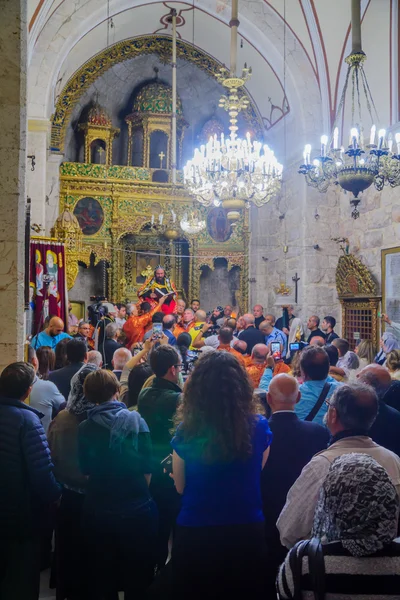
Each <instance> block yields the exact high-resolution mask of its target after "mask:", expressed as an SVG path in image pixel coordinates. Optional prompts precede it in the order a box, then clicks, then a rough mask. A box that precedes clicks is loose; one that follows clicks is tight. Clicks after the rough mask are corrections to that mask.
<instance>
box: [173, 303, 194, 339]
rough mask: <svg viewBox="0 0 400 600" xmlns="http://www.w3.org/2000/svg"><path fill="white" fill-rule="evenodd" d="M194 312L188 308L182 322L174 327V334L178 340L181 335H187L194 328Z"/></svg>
mask: <svg viewBox="0 0 400 600" xmlns="http://www.w3.org/2000/svg"><path fill="white" fill-rule="evenodd" d="M194 321H195V319H194V312H193V310H192V309H191V308H186V309H185V311H184V313H183V316H182V320H181V321H180V323H177V324H176V325H175V327H174V331H173V334H174V336H175V337H176V338H177V339H178V336H179V335H180V334H181V333H187V332H188V331H189V330H190V329H192V327H194Z"/></svg>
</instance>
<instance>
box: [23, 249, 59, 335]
mask: <svg viewBox="0 0 400 600" xmlns="http://www.w3.org/2000/svg"><path fill="white" fill-rule="evenodd" d="M29 265H30V279H29V308H30V312H31V317H32V333H33V334H35V333H37V332H38V331H40V329H41V328H42V326H43V322H44V320H45V319H46V317H48V316H49V315H51V316H56V317H60V318H61V319H63V321H64V323H65V322H66V315H67V297H66V290H67V287H66V281H65V274H66V269H65V252H64V244H61V243H58V242H52V241H39V240H33V241H31V242H30V261H29Z"/></svg>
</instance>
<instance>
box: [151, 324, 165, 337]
mask: <svg viewBox="0 0 400 600" xmlns="http://www.w3.org/2000/svg"><path fill="white" fill-rule="evenodd" d="M162 330H163V326H162V323H153V337H154V338H161V337H162Z"/></svg>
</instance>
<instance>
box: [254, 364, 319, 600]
mask: <svg viewBox="0 0 400 600" xmlns="http://www.w3.org/2000/svg"><path fill="white" fill-rule="evenodd" d="M299 400H300V391H299V384H298V383H297V380H296V379H294V377H292V376H291V375H287V374H281V375H276V376H275V377H274V378H273V379H272V381H271V383H270V385H269V390H268V394H267V402H268V404H269V406H270V408H271V412H272V415H271V417H270V419H269V424H270V427H271V431H273V434H274V439H273V443H272V444H271V453H270V456H269V458H268V461H267V464H266V466H265V468H264V470H263V472H262V474H261V492H262V498H263V507H264V516H265V532H266V539H267V544H268V548H269V551H270V561H267V563H266V564H270V568H271V572H270V580H271V584H272V582H273V581H274V580H275V577H276V571H277V569H278V567H279V564H280V563H281V562H282V560H284V557H285V551H284V550H283V548H282V546H281V544H280V540H279V532H278V530H277V528H276V521H277V519H278V517H279V514H280V512H281V510H282V508H283V507H284V505H285V501H286V495H287V493H288V491H289V489H290V488H291V487H292V485H293V484H294V482H295V481H296V479H297V478H298V476H299V475H300V473H301V471H302V469H303V467H304V466H305V465H306V464H307V463H308V462H309V461H310V460H311V459H312V457H313V456H314V454H316V453H317V452H320V451H321V450H324V449H325V448H326V447H327V445H328V441H329V432H328V430H327V429H326V427H323V426H322V425H317V424H316V423H312V422H309V421H301V420H300V419H299V418H298V416H297V415H296V413H295V412H294V407H295V405H296V403H297V402H298V401H299ZM271 597H272V596H271Z"/></svg>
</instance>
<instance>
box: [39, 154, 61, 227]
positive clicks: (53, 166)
mask: <svg viewBox="0 0 400 600" xmlns="http://www.w3.org/2000/svg"><path fill="white" fill-rule="evenodd" d="M63 158H64V154H61V153H58V154H50V155H49V156H48V158H47V169H46V196H45V199H44V203H45V206H46V208H45V214H46V217H45V218H46V233H45V234H44V235H47V236H49V235H50V233H51V228H52V227H53V225H54V223H55V220H56V219H57V217H58V215H59V214H60V212H62V210H63V207H62V208H61V210H60V164H61V163H62V161H63ZM42 235H43V234H42Z"/></svg>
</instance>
